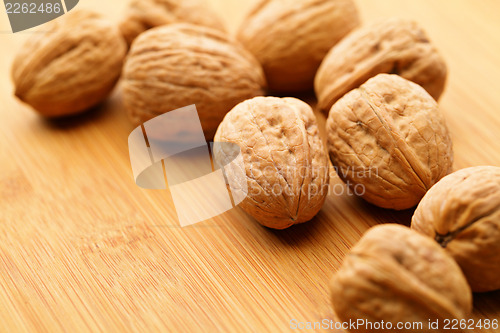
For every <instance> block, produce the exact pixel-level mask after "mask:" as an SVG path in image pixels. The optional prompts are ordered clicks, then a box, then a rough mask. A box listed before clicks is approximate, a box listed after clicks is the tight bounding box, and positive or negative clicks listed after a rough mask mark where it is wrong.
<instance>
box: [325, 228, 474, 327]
mask: <svg viewBox="0 0 500 333" xmlns="http://www.w3.org/2000/svg"><path fill="white" fill-rule="evenodd" d="M330 288H331V300H332V304H333V308H334V310H335V313H336V315H337V316H338V317H339V319H340V321H342V322H346V321H347V322H349V321H350V320H353V321H356V320H358V319H364V320H366V321H369V322H371V323H374V322H381V321H384V322H385V323H386V327H389V326H387V323H392V329H388V330H387V331H390V332H408V330H404V329H402V330H398V329H397V326H396V325H397V323H398V322H421V323H422V329H419V330H418V332H436V330H431V329H430V328H429V327H428V322H429V319H431V320H433V319H440V321H441V323H440V328H442V320H443V319H454V318H457V319H466V318H467V316H468V315H469V314H470V313H471V311H472V293H471V290H470V288H469V286H468V285H467V281H466V280H465V277H464V275H463V274H462V272H461V271H460V268H459V267H458V265H457V264H456V263H455V261H454V260H453V259H452V258H451V257H450V256H449V255H448V254H447V253H446V252H445V251H444V250H443V249H442V248H441V247H440V246H439V245H438V244H437V243H435V242H433V241H432V240H431V239H429V238H427V237H425V236H422V235H420V234H418V233H417V232H414V231H412V230H411V229H409V228H407V227H403V226H400V225H393V224H385V225H379V226H376V227H373V228H371V229H370V230H368V231H367V232H366V233H365V234H364V235H363V237H362V238H361V239H360V241H359V242H358V243H357V244H356V245H355V246H354V247H353V248H352V249H351V251H350V253H349V254H348V255H347V256H346V258H345V260H344V262H343V263H342V266H341V267H340V268H339V270H338V271H337V273H336V274H335V275H334V277H333V279H332V281H331V284H330ZM372 331H373V330H371V329H368V328H367V327H358V329H357V330H356V332H372ZM438 331H439V332H441V330H438Z"/></svg>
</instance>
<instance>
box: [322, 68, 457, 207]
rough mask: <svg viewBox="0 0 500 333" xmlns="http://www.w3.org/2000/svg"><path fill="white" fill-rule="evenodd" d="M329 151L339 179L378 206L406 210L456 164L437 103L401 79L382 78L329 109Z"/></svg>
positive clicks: (364, 86) (353, 92) (422, 90)
mask: <svg viewBox="0 0 500 333" xmlns="http://www.w3.org/2000/svg"><path fill="white" fill-rule="evenodd" d="M326 128H327V138H328V151H329V154H330V159H331V161H332V163H333V166H334V167H335V169H336V171H337V173H338V175H339V176H340V178H341V179H342V180H343V181H344V182H346V183H347V185H348V186H350V187H351V188H353V190H354V193H356V194H358V195H360V196H361V197H363V198H364V199H365V200H366V201H368V202H370V203H373V204H375V205H377V206H379V207H383V208H392V209H398V210H401V209H407V208H410V207H413V206H415V205H416V204H418V202H419V201H420V199H421V198H422V197H423V196H424V194H425V193H426V192H427V190H428V189H429V188H430V187H431V186H432V185H434V184H435V183H436V182H437V181H438V180H439V179H441V178H442V177H443V176H445V175H447V174H448V173H449V172H450V171H451V168H452V164H453V150H452V142H451V139H450V135H449V133H448V128H447V126H446V123H445V120H444V118H443V116H442V114H441V113H440V111H439V109H438V105H437V103H436V101H435V100H434V99H433V98H432V97H431V96H430V95H429V94H428V93H427V92H426V91H425V90H424V89H423V88H422V87H420V86H419V85H417V84H415V83H413V82H410V81H408V80H405V79H403V78H402V77H400V76H398V75H391V74H379V75H377V76H376V77H374V78H371V79H370V80H368V81H367V82H366V83H365V84H363V85H362V86H361V87H359V88H358V89H355V90H353V91H351V92H349V93H347V94H346V95H345V96H344V97H342V98H341V99H340V100H338V101H337V103H335V105H334V106H333V107H332V109H331V110H330V114H329V116H328V120H327V124H326Z"/></svg>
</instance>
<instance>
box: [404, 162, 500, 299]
mask: <svg viewBox="0 0 500 333" xmlns="http://www.w3.org/2000/svg"><path fill="white" fill-rule="evenodd" d="M411 227H412V229H414V230H416V231H418V232H420V233H422V234H424V235H427V236H429V237H431V238H433V239H434V240H436V241H437V242H438V243H439V244H441V246H442V247H444V248H445V249H446V251H447V252H448V253H450V254H451V256H453V258H454V259H455V261H456V262H457V263H458V265H459V266H460V267H461V268H462V271H463V272H464V274H465V276H466V277H467V280H468V281H469V284H470V286H471V288H472V290H473V291H476V292H485V291H492V290H496V289H500V278H499V277H500V168H499V167H493V166H479V167H472V168H467V169H462V170H459V171H456V172H454V173H452V174H450V175H448V176H446V177H444V178H443V179H442V180H441V181H439V182H438V183H437V184H436V185H434V186H433V187H432V188H431V189H430V190H429V192H427V194H426V195H425V196H424V198H423V199H422V201H421V202H420V204H419V205H418V207H417V209H416V210H415V214H414V215H413V218H412V223H411Z"/></svg>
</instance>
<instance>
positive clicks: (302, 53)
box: [237, 0, 359, 92]
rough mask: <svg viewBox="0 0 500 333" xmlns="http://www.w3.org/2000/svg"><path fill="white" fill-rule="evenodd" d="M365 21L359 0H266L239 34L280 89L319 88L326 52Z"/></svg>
mask: <svg viewBox="0 0 500 333" xmlns="http://www.w3.org/2000/svg"><path fill="white" fill-rule="evenodd" d="M358 24H359V16H358V11H357V8H356V6H355V4H354V2H353V0H322V1H318V0H300V1H298V0H261V1H258V2H257V3H256V4H255V6H254V7H253V9H252V10H251V11H250V12H249V13H248V14H247V16H246V18H245V19H244V20H243V22H242V23H241V26H240V29H239V31H238V33H237V38H238V39H239V40H240V41H241V42H242V43H243V45H245V46H246V47H247V49H248V50H250V52H252V53H253V54H254V55H255V56H256V57H257V59H258V60H259V61H260V63H261V64H262V67H263V68H264V72H265V74H266V78H267V81H268V84H269V88H270V90H272V91H276V92H297V91H304V90H312V89H313V81H314V75H315V74H316V70H317V69H318V67H319V65H320V63H321V61H322V60H323V58H324V56H325V55H326V54H327V52H328V51H329V50H330V48H331V47H332V46H333V45H335V44H336V43H337V42H338V41H339V40H340V39H342V38H343V37H344V36H345V35H347V34H348V33H349V32H350V31H351V30H352V29H354V28H355V27H356V26H357V25H358Z"/></svg>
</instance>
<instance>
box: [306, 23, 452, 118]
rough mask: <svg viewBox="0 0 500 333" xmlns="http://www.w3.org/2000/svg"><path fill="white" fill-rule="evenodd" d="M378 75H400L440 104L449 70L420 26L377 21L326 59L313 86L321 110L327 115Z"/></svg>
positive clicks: (340, 44)
mask: <svg viewBox="0 0 500 333" xmlns="http://www.w3.org/2000/svg"><path fill="white" fill-rule="evenodd" d="M379 73H390V74H398V75H401V76H402V77H404V78H405V79H408V80H410V81H413V82H415V83H417V84H419V85H421V86H422V87H424V89H425V90H427V92H428V93H429V94H430V95H431V96H432V97H434V99H436V100H437V99H438V98H439V96H440V95H441V93H442V92H443V89H444V86H445V82H446V75H447V69H446V64H445V62H444V60H443V58H442V57H441V56H440V55H439V53H438V52H437V51H436V49H435V48H434V46H433V45H432V44H431V43H430V42H429V39H428V38H427V35H426V34H425V32H424V31H423V30H422V29H421V28H420V27H419V26H418V24H417V23H415V22H412V21H406V20H402V19H394V18H393V19H387V20H384V21H378V22H375V23H373V24H370V25H366V26H364V27H361V28H359V29H357V30H356V31H353V32H352V33H351V34H349V35H348V36H347V37H346V38H344V39H343V40H342V41H341V42H340V43H338V44H337V45H336V46H335V47H333V48H332V49H331V50H330V52H329V53H328V55H327V56H326V57H325V59H324V60H323V62H322V63H321V66H320V68H319V70H318V73H317V75H316V78H315V82H314V86H315V90H316V96H317V97H318V106H319V108H320V109H322V110H324V111H328V110H329V109H330V108H331V107H332V105H333V104H334V103H335V102H336V101H337V100H338V99H339V98H340V97H342V96H343V95H344V94H345V93H347V92H348V91H350V90H352V89H354V88H357V87H359V86H360V85H361V84H363V83H364V82H365V81H366V80H368V79H369V78H371V77H373V76H375V75H377V74H379Z"/></svg>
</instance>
